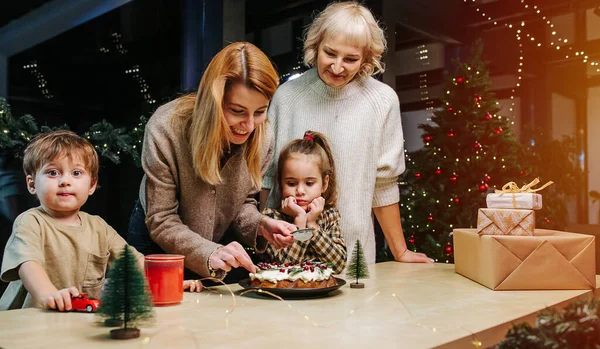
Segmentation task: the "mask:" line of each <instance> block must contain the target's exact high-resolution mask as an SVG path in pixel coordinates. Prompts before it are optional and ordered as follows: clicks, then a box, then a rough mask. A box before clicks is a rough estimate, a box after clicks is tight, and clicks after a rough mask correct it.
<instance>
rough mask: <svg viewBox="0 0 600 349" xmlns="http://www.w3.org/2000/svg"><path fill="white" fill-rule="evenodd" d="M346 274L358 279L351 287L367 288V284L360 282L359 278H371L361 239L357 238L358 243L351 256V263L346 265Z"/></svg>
mask: <svg viewBox="0 0 600 349" xmlns="http://www.w3.org/2000/svg"><path fill="white" fill-rule="evenodd" d="M346 276H348V277H349V278H350V279H356V282H353V283H351V284H350V288H365V284H363V283H362V282H358V279H368V278H369V268H368V267H367V263H366V262H365V255H364V253H363V248H362V245H361V244H360V240H356V244H355V245H354V251H353V252H352V258H350V263H349V264H348V266H347V267H346Z"/></svg>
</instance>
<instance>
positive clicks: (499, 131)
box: [494, 127, 502, 135]
mask: <svg viewBox="0 0 600 349" xmlns="http://www.w3.org/2000/svg"><path fill="white" fill-rule="evenodd" d="M494 133H495V134H497V135H499V134H500V133H502V127H498V128H497V129H495V130H494Z"/></svg>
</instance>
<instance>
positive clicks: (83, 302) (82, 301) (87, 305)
mask: <svg viewBox="0 0 600 349" xmlns="http://www.w3.org/2000/svg"><path fill="white" fill-rule="evenodd" d="M71 306H72V307H73V311H87V312H88V313H91V312H93V311H96V310H98V307H99V306H100V301H99V300H97V299H94V298H88V297H87V295H86V294H85V293H80V294H79V296H72V297H71Z"/></svg>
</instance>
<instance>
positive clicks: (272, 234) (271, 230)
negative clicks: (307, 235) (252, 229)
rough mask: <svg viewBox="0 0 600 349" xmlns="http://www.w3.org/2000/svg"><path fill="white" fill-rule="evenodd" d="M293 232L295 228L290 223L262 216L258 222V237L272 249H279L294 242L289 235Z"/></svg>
mask: <svg viewBox="0 0 600 349" xmlns="http://www.w3.org/2000/svg"><path fill="white" fill-rule="evenodd" d="M295 230H296V226H295V225H293V224H291V223H288V222H286V221H280V220H277V219H273V218H270V217H267V216H264V217H263V218H262V219H261V221H260V225H259V228H258V236H262V237H264V238H265V240H267V241H268V242H269V243H270V244H271V245H273V247H275V248H277V249H280V248H284V247H287V246H289V245H291V244H292V243H293V242H294V237H293V236H292V235H291V234H290V233H291V232H293V231H295Z"/></svg>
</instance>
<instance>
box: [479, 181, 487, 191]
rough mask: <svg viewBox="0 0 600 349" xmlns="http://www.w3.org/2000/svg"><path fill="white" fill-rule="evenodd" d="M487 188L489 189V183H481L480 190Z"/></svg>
mask: <svg viewBox="0 0 600 349" xmlns="http://www.w3.org/2000/svg"><path fill="white" fill-rule="evenodd" d="M487 190H488V185H487V183H481V184H480V185H479V191H481V192H486V191H487Z"/></svg>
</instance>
